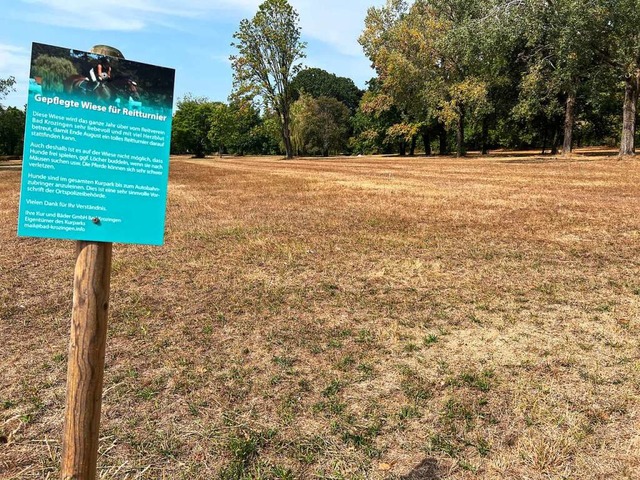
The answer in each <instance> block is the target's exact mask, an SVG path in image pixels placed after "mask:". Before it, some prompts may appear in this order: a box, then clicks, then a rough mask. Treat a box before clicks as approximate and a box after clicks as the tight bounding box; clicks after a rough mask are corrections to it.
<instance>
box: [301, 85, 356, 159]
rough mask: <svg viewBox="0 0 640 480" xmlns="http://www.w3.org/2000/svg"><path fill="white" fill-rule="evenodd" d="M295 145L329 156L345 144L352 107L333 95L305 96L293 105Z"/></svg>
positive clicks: (307, 151)
mask: <svg viewBox="0 0 640 480" xmlns="http://www.w3.org/2000/svg"><path fill="white" fill-rule="evenodd" d="M291 113H292V138H293V145H294V147H295V148H296V149H297V150H298V151H300V152H302V153H320V154H321V155H323V156H325V157H327V156H329V154H330V153H338V152H340V151H341V150H342V149H344V148H345V147H346V144H347V138H348V135H347V133H348V131H349V109H348V108H347V107H346V105H344V104H343V103H342V102H340V101H339V100H336V99H335V98H331V97H318V98H313V97H312V96H311V95H307V94H304V93H303V94H302V96H301V97H300V98H299V99H298V100H297V101H296V102H295V103H294V104H293V106H292V107H291Z"/></svg>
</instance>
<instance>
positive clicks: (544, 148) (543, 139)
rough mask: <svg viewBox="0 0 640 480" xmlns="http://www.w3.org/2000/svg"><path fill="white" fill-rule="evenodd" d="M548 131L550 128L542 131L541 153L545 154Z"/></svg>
mask: <svg viewBox="0 0 640 480" xmlns="http://www.w3.org/2000/svg"><path fill="white" fill-rule="evenodd" d="M547 133H548V130H547V129H546V128H545V129H544V131H543V132H542V152H540V155H544V152H546V151H547V136H548V135H547Z"/></svg>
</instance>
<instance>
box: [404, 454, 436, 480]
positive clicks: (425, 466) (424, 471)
mask: <svg viewBox="0 0 640 480" xmlns="http://www.w3.org/2000/svg"><path fill="white" fill-rule="evenodd" d="M440 475H441V471H440V468H439V467H438V462H437V460H436V459H434V458H430V457H427V458H425V459H424V460H423V461H422V462H420V465H418V466H417V467H415V468H414V469H413V470H411V471H410V472H409V473H408V474H406V475H404V476H402V477H400V479H401V480H439V479H440V478H442V477H441V476H440Z"/></svg>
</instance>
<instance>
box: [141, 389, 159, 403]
mask: <svg viewBox="0 0 640 480" xmlns="http://www.w3.org/2000/svg"><path fill="white" fill-rule="evenodd" d="M157 394H158V392H157V391H156V390H154V389H153V388H152V387H144V388H141V389H140V390H138V391H137V392H136V396H137V397H139V398H142V399H143V400H151V399H152V398H153V397H155V396H156V395H157Z"/></svg>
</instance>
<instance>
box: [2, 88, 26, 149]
mask: <svg viewBox="0 0 640 480" xmlns="http://www.w3.org/2000/svg"><path fill="white" fill-rule="evenodd" d="M15 84H16V79H15V77H8V78H4V79H2V78H0V100H3V99H4V98H5V97H6V96H7V95H8V94H9V93H10V92H12V91H15ZM24 125H25V113H24V111H22V110H19V109H17V108H15V107H9V108H6V109H5V108H4V107H3V106H2V104H0V155H20V154H21V153H22V142H23V139H24Z"/></svg>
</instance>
